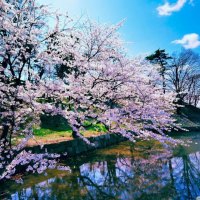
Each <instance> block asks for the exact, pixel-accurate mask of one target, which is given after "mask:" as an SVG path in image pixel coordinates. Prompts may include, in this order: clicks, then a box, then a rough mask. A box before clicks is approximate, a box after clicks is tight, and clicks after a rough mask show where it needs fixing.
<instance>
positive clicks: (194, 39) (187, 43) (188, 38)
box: [172, 33, 200, 49]
mask: <svg viewBox="0 0 200 200" xmlns="http://www.w3.org/2000/svg"><path fill="white" fill-rule="evenodd" d="M172 43H174V44H181V45H182V46H183V47H184V48H185V49H194V48H197V47H199V46H200V40H199V35H198V34H196V33H191V34H186V35H184V36H183V38H182V39H180V40H174V41H173V42H172Z"/></svg>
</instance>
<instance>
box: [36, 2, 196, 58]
mask: <svg viewBox="0 0 200 200" xmlns="http://www.w3.org/2000/svg"><path fill="white" fill-rule="evenodd" d="M39 2H40V3H43V4H48V5H51V7H52V8H53V9H57V10H59V11H61V12H64V13H66V12H68V13H69V15H70V16H72V17H75V18H79V17H80V16H88V17H89V18H90V19H93V20H97V21H99V22H102V23H110V24H114V23H117V22H119V21H121V20H123V19H125V23H124V26H123V27H122V28H121V29H120V33H121V37H122V38H123V39H124V40H125V41H127V42H130V43H129V44H128V45H127V48H128V52H129V54H130V55H139V54H143V53H151V52H153V51H154V50H156V49H158V48H161V49H166V50H167V51H168V52H173V51H178V50H180V49H181V48H183V47H184V48H188V49H189V48H190V49H193V50H194V51H197V52H199V53H200V37H199V35H200V26H199V20H200V1H199V0H39ZM172 41H174V42H173V43H172Z"/></svg>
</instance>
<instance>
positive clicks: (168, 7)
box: [157, 0, 192, 16]
mask: <svg viewBox="0 0 200 200" xmlns="http://www.w3.org/2000/svg"><path fill="white" fill-rule="evenodd" d="M187 1H188V0H178V1H177V2H176V3H174V4H170V3H169V2H166V3H165V4H164V5H161V6H158V7H157V11H158V14H159V15H162V16H169V15H171V14H172V13H173V12H177V11H179V10H181V8H182V7H183V6H184V5H185V3H186V2H187ZM189 2H192V0H190V1H189Z"/></svg>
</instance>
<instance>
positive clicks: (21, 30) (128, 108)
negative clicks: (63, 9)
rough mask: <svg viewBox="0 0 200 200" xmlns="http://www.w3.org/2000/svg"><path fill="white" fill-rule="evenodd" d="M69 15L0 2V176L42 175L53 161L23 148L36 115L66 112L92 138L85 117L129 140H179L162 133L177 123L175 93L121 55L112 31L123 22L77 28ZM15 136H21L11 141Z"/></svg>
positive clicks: (31, 0)
mask: <svg viewBox="0 0 200 200" xmlns="http://www.w3.org/2000/svg"><path fill="white" fill-rule="evenodd" d="M49 17H53V19H54V20H53V21H54V22H55V26H52V25H51V26H49V25H48V22H47V19H49ZM70 21H71V20H70V19H69V18H68V17H65V16H61V15H59V14H57V13H51V12H49V11H48V9H47V7H45V6H40V5H38V4H37V3H36V1H35V0H22V1H17V0H2V1H1V2H0V96H1V102H0V116H1V120H0V123H1V126H2V133H1V143H0V144H1V146H0V160H1V164H0V179H4V178H9V177H10V176H11V175H12V174H14V173H15V172H16V168H17V167H16V166H17V165H18V164H22V165H25V166H26V167H27V171H33V172H34V171H38V172H39V173H40V172H41V171H43V170H45V169H46V168H47V167H48V166H50V167H52V165H54V164H55V162H54V158H55V157H57V155H49V154H45V155H41V154H39V155H37V154H31V152H26V151H25V150H24V147H25V145H26V141H27V140H28V139H29V138H31V137H32V136H33V127H34V126H36V125H38V124H39V123H40V116H41V114H51V115H61V116H62V117H64V118H66V119H67V121H68V123H69V125H70V126H71V128H72V130H73V136H74V137H80V138H82V139H83V140H84V141H85V142H87V143H89V144H91V143H90V142H89V140H88V139H86V138H84V137H83V136H82V135H81V134H80V133H81V131H82V130H84V128H86V123H85V122H86V121H87V122H89V123H90V124H89V126H90V125H92V124H95V123H101V124H104V126H105V127H106V128H107V130H108V132H110V133H114V134H120V135H122V136H124V137H126V138H128V139H130V140H131V141H135V139H136V138H143V139H149V138H150V137H153V138H156V139H158V140H159V141H161V142H162V143H165V142H166V141H171V142H173V143H176V142H177V141H175V140H173V139H171V138H169V137H167V136H166V135H165V132H166V131H169V130H170V129H171V128H172V127H176V125H175V123H174V120H173V119H172V117H171V114H173V111H174V105H173V99H174V96H173V94H171V93H165V94H164V93H163V90H162V88H161V87H159V86H157V85H156V84H155V79H158V78H159V75H158V72H156V71H154V70H153V67H152V66H151V64H149V63H147V62H145V61H144V59H130V58H128V57H127V56H126V53H125V50H124V48H123V42H122V41H121V40H120V37H119V34H118V32H117V31H118V29H119V28H120V27H121V25H122V22H121V23H119V24H117V25H114V26H108V25H100V24H98V23H93V22H91V21H90V20H85V21H83V22H80V23H81V25H79V26H77V27H75V26H72V25H70ZM87 126H88V124H87ZM18 135H23V136H24V138H25V139H24V140H23V141H22V143H21V144H18V145H17V146H13V145H12V139H13V138H14V137H16V136H18ZM91 145H95V144H91ZM47 157H50V160H49V159H47ZM31 163H34V164H32V165H34V166H32V165H30V164H31ZM36 163H39V164H36Z"/></svg>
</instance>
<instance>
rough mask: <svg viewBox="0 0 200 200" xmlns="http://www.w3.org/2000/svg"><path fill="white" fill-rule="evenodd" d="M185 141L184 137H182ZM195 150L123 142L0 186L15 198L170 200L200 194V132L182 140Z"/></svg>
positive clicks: (3, 192) (5, 195)
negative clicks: (169, 148)
mask: <svg viewBox="0 0 200 200" xmlns="http://www.w3.org/2000/svg"><path fill="white" fill-rule="evenodd" d="M179 138H180V137H179ZM181 138H182V139H184V140H187V139H190V140H191V141H192V142H193V143H192V144H191V146H190V147H177V148H176V149H175V150H174V153H173V155H170V156H169V154H168V152H166V151H165V150H163V149H162V146H161V145H160V144H159V143H157V142H153V141H150V142H142V141H141V142H138V143H136V144H132V143H130V142H123V143H121V144H119V145H116V146H112V147H110V148H107V149H104V150H97V151H95V152H92V153H89V154H87V155H85V156H81V157H79V158H76V159H70V160H66V161H62V162H61V164H62V165H64V166H69V170H68V171H58V170H48V171H47V172H46V173H45V174H42V175H29V176H25V177H24V182H23V183H22V184H16V183H13V182H10V183H8V184H7V185H3V186H2V185H1V186H0V194H1V196H0V199H12V200H18V199H19V200H26V199H31V200H43V199H44V200H48V199H50V200H51V199H52V200H62V199H64V200H65V199H66V200H71V199H72V200H90V199H91V200H92V199H94V200H101V199H102V200H107V199H121V200H133V199H143V200H148V199H152V200H157V199H158V200H165V199H166V200H170V199H187V200H189V199H196V198H197V197H198V196H200V134H198V133H194V134H189V135H187V136H181Z"/></svg>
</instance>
